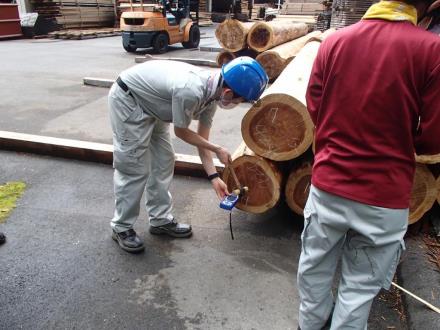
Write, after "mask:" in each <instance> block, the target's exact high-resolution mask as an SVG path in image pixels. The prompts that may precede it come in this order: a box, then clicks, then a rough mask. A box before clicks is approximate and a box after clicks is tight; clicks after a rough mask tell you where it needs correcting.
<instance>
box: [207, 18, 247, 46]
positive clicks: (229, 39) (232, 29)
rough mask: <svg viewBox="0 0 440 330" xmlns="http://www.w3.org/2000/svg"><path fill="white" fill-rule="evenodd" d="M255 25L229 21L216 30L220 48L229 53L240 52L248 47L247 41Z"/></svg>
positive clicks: (233, 20)
mask: <svg viewBox="0 0 440 330" xmlns="http://www.w3.org/2000/svg"><path fill="white" fill-rule="evenodd" d="M253 25H254V23H243V22H240V21H238V20H236V19H227V20H225V21H224V22H223V23H221V24H220V25H219V26H218V27H217V29H216V30H215V36H216V37H217V40H218V42H219V43H220V46H222V48H223V49H225V50H226V51H229V52H238V51H239V50H242V49H244V48H246V47H247V45H246V40H247V35H248V32H249V30H250V29H251V28H252V26H253Z"/></svg>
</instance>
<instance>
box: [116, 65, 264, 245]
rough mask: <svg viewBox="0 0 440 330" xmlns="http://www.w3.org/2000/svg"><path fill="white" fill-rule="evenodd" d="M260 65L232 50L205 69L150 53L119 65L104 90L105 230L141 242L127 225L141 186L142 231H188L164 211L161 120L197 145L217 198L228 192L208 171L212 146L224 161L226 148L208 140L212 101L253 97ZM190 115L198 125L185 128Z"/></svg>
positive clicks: (170, 157) (167, 151)
mask: <svg viewBox="0 0 440 330" xmlns="http://www.w3.org/2000/svg"><path fill="white" fill-rule="evenodd" d="M267 82H268V78H267V75H266V73H265V72H264V69H263V68H262V67H261V66H260V65H259V64H258V63H257V62H256V61H255V60H254V59H252V58H249V57H240V58H237V59H235V60H233V61H231V62H230V63H228V64H226V65H225V66H223V68H222V70H221V72H219V73H211V72H210V71H205V70H202V69H200V68H198V67H195V66H192V65H189V64H186V63H181V62H175V61H166V60H157V61H149V62H145V63H143V64H140V65H136V66H134V67H132V68H130V69H128V70H126V71H124V72H122V73H121V74H120V76H119V78H118V79H117V80H116V83H115V84H114V85H113V86H112V88H111V90H110V93H109V108H110V121H111V126H112V130H113V146H114V153H113V167H114V169H115V171H114V190H115V199H116V203H115V212H114V217H113V219H112V221H111V227H112V231H113V233H112V237H113V239H114V240H115V241H117V242H118V244H119V246H120V247H121V248H122V249H123V250H125V251H128V252H139V251H142V250H143V249H144V244H143V242H142V240H141V239H140V238H139V237H138V236H137V234H136V232H135V231H134V230H133V226H134V224H135V222H136V220H137V217H138V215H139V209H140V200H141V197H142V194H143V192H144V190H145V197H146V210H147V214H148V216H149V222H150V229H149V231H150V233H151V234H166V235H169V236H172V237H178V238H180V237H189V236H191V234H192V231H191V226H190V225H187V224H183V223H178V222H177V221H176V219H175V218H174V216H173V214H172V199H171V194H170V193H169V187H170V184H171V180H172V177H173V171H174V150H173V147H172V144H171V139H170V133H169V126H170V125H169V124H170V123H172V124H173V126H174V133H175V135H176V136H177V137H179V138H180V139H182V140H183V141H185V142H187V143H189V144H191V145H193V146H195V147H197V148H198V151H199V155H200V158H201V160H202V163H203V166H204V168H205V171H206V173H207V176H208V179H209V180H210V181H211V183H212V186H213V188H214V190H215V192H216V194H217V196H218V197H219V198H223V197H224V196H225V195H226V194H228V191H227V186H226V184H225V183H224V182H223V181H222V180H221V179H220V177H219V175H218V174H217V172H216V169H215V166H214V163H213V159H212V153H214V154H216V156H217V157H218V159H219V160H220V161H221V162H222V163H223V164H225V165H228V164H229V163H230V161H231V155H230V153H229V152H228V151H227V150H226V149H225V148H223V147H221V146H219V145H216V144H213V143H211V142H210V141H209V133H210V128H211V124H212V120H213V117H214V113H215V110H216V104H218V105H219V106H220V107H222V108H230V107H233V106H235V105H237V104H238V103H240V102H241V101H244V100H246V101H250V102H252V101H256V100H257V99H258V98H259V97H260V95H261V94H262V93H263V91H264V89H265V88H266V85H267ZM192 120H198V129H197V131H193V130H191V129H190V128H189V125H190V123H191V121H192Z"/></svg>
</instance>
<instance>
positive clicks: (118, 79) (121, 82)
mask: <svg viewBox="0 0 440 330" xmlns="http://www.w3.org/2000/svg"><path fill="white" fill-rule="evenodd" d="M116 83H117V84H118V86H119V87H121V89H122V90H123V91H124V92H126V93H127V92H128V93H129V94H130V95H131V92H130V90H129V89H128V86H127V85H126V84H125V82H123V81H122V79H121V78H120V77H118V78H117V79H116Z"/></svg>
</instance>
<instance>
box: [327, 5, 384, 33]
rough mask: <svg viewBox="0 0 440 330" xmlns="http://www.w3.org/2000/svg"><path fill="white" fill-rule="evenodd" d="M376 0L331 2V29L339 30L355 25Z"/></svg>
mask: <svg viewBox="0 0 440 330" xmlns="http://www.w3.org/2000/svg"><path fill="white" fill-rule="evenodd" d="M375 2H378V1H376V0H333V6H332V17H331V27H332V28H336V29H340V28H343V27H345V26H348V25H351V24H354V23H357V22H358V21H359V20H360V19H361V18H362V16H364V14H365V13H366V11H367V10H368V8H370V6H371V5H372V4H373V3H375Z"/></svg>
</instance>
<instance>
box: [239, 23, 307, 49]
mask: <svg viewBox="0 0 440 330" xmlns="http://www.w3.org/2000/svg"><path fill="white" fill-rule="evenodd" d="M308 31H309V28H308V27H307V24H304V23H292V22H281V21H278V22H258V23H255V24H254V25H253V26H252V28H251V29H250V31H249V33H248V36H247V43H248V45H249V47H250V48H252V49H254V50H256V51H257V52H260V53H261V52H264V51H265V50H268V49H270V48H273V47H275V46H278V45H280V44H283V43H285V42H287V41H290V40H293V39H296V38H299V37H301V36H304V35H306V34H307V32H308Z"/></svg>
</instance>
